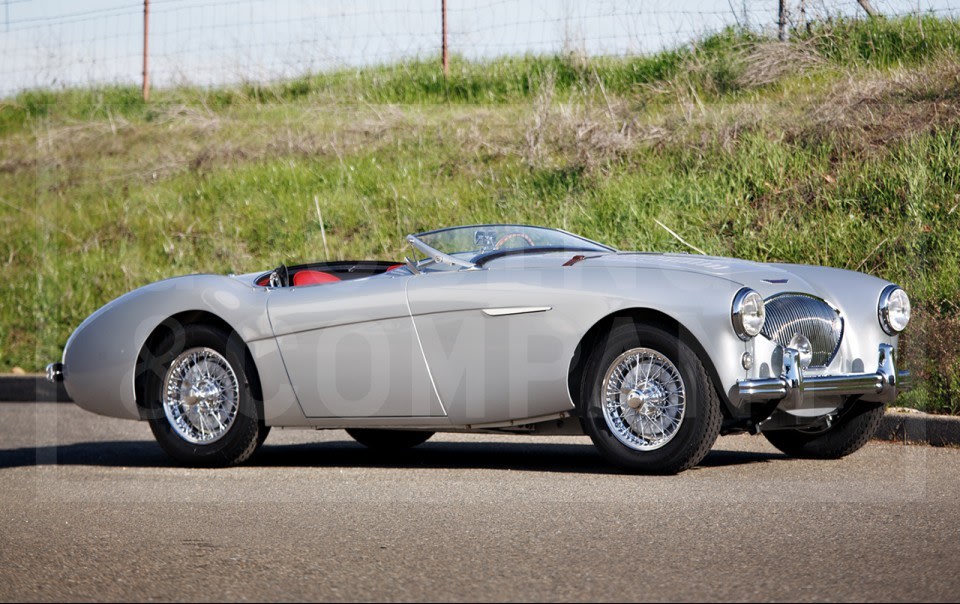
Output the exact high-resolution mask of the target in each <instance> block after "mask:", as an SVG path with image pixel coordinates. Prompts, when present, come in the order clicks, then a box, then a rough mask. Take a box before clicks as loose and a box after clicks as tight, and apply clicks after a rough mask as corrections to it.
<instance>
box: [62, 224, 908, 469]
mask: <svg viewBox="0 0 960 604" xmlns="http://www.w3.org/2000/svg"><path fill="white" fill-rule="evenodd" d="M407 240H408V242H409V243H410V245H411V246H412V248H413V250H415V252H414V253H413V256H414V258H413V259H410V258H407V259H406V260H405V261H404V262H402V263H396V264H394V263H390V262H378V261H356V262H353V261H349V262H322V263H312V264H302V265H297V266H280V267H278V268H276V269H274V270H271V271H268V272H265V273H251V274H246V275H229V276H221V275H190V276H186V277H177V278H174V279H168V280H166V281H160V282H158V283H153V284H151V285H147V286H145V287H142V288H140V289H137V290H135V291H133V292H130V293H128V294H126V295H124V296H121V297H120V298H117V299H116V300H114V301H112V302H110V303H109V304H107V305H106V306H104V307H103V308H101V309H100V310H98V311H97V312H95V313H94V314H93V315H91V316H90V317H89V318H88V319H87V320H86V321H84V322H83V324H82V325H80V327H78V328H77V330H76V331H75V332H74V333H73V335H72V336H71V337H70V339H69V340H68V341H67V344H66V347H65V349H64V352H63V360H62V362H61V363H54V364H52V365H50V367H48V377H49V378H50V379H52V380H63V381H64V382H65V386H66V389H67V391H68V393H69V394H70V396H71V397H72V398H73V400H74V401H75V402H76V403H77V404H78V405H80V406H81V407H83V408H84V409H87V410H89V411H93V412H95V413H100V414H103V415H108V416H113V417H121V418H129V419H138V420H145V421H148V422H150V426H151V428H152V429H153V433H154V434H155V435H156V438H157V440H158V441H159V443H160V445H161V446H162V447H163V449H164V450H166V451H167V453H169V454H170V455H171V456H172V457H173V458H174V459H176V460H177V461H178V462H180V463H183V464H188V465H228V464H236V463H241V462H243V461H244V460H246V459H247V458H249V457H250V455H251V454H253V452H254V451H255V450H256V449H257V447H258V446H259V445H260V444H261V443H263V441H264V439H265V438H266V436H267V432H268V431H269V430H270V428H271V426H283V427H309V428H317V429H321V428H346V429H347V431H348V432H349V433H350V435H351V436H353V437H354V438H355V439H356V440H358V441H360V442H361V443H363V444H364V445H367V446H369V447H373V448H378V449H396V448H401V447H412V446H416V445H418V444H420V443H422V442H424V441H426V440H427V439H428V438H430V436H431V435H432V434H433V433H434V432H437V431H483V432H491V431H496V432H511V433H522V434H583V433H586V434H587V435H589V436H590V438H591V439H592V440H593V442H594V443H595V444H596V446H597V448H598V449H599V450H600V452H601V453H602V454H603V455H604V456H605V457H606V458H607V459H608V460H610V461H611V462H612V463H614V464H617V465H618V466H621V467H623V468H626V469H628V470H632V471H641V472H656V473H674V472H679V471H682V470H684V469H686V468H689V467H691V466H693V465H695V464H697V463H698V462H699V461H700V460H701V459H703V457H704V455H706V453H707V452H708V451H709V450H710V448H711V446H712V445H713V443H714V441H715V440H716V438H717V435H719V434H729V433H734V432H744V431H748V432H752V433H755V434H756V433H762V434H763V435H764V436H765V437H766V438H767V439H768V440H769V441H770V442H771V443H773V444H774V445H775V446H776V447H777V448H779V449H780V450H782V451H784V452H785V453H787V454H789V455H795V456H805V457H819V458H836V457H841V456H844V455H847V454H849V453H852V452H853V451H855V450H857V449H858V448H860V447H861V446H863V444H864V443H865V442H866V441H867V439H868V438H869V437H870V436H871V435H872V433H873V432H874V430H875V429H876V427H877V424H878V422H879V421H880V417H881V415H882V414H883V406H884V403H889V402H892V401H893V400H894V399H895V398H896V396H897V393H898V392H900V391H902V390H904V388H905V387H907V386H908V383H909V374H908V373H907V372H906V371H898V370H897V368H896V366H895V359H896V349H897V338H898V334H899V333H900V332H901V331H902V330H903V329H904V328H905V327H906V325H907V322H908V321H909V319H910V300H909V298H908V297H907V294H906V293H905V292H904V291H903V290H902V289H900V288H899V287H897V286H896V285H893V284H891V283H889V282H887V281H884V280H882V279H877V278H875V277H871V276H868V275H863V274H860V273H855V272H850V271H845V270H839V269H833V268H823V267H814V266H803V265H789V264H761V263H756V262H746V261H742V260H733V259H729V258H716V257H708V256H692V255H687V254H659V253H637V252H621V251H617V250H615V249H613V248H611V247H609V246H606V245H603V244H600V243H596V242H594V241H590V240H587V239H584V238H582V237H578V236H576V235H572V234H570V233H567V232H564V231H559V230H556V229H549V228H541V227H533V226H520V225H478V226H464V227H454V228H448V229H441V230H437V231H431V232H428V233H420V234H418V235H410V236H409V237H407Z"/></svg>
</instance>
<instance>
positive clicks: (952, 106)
mask: <svg viewBox="0 0 960 604" xmlns="http://www.w3.org/2000/svg"><path fill="white" fill-rule="evenodd" d="M957 123H960V59H958V57H957V56H956V55H952V54H945V55H943V56H942V57H940V58H939V59H938V60H937V61H935V62H933V63H932V64H930V65H928V66H926V67H924V68H920V69H917V68H912V69H898V70H893V71H892V72H885V73H876V74H874V75H873V76H868V77H865V78H864V77H862V76H861V77H854V76H852V75H851V76H849V77H848V78H846V79H844V80H842V81H839V82H837V83H836V84H835V85H834V86H833V88H832V90H831V91H829V92H828V94H826V95H825V96H824V97H823V98H822V99H821V100H820V101H819V102H818V103H816V104H815V105H813V106H811V107H810V108H809V111H808V113H807V116H806V119H805V120H803V122H802V125H801V128H800V130H799V134H800V135H802V136H808V137H809V136H814V137H828V138H832V139H837V140H838V142H840V143H842V144H844V146H845V147H846V148H847V149H848V150H850V151H853V152H863V153H871V152H877V151H881V152H882V151H883V150H885V149H887V148H888V147H889V146H890V145H891V144H894V143H897V142H899V141H903V140H906V139H908V138H910V137H914V136H916V135H918V134H923V133H926V132H931V131H934V130H939V129H943V128H945V127H949V126H951V125H954V124H957Z"/></svg>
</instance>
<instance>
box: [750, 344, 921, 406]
mask: <svg viewBox="0 0 960 604" xmlns="http://www.w3.org/2000/svg"><path fill="white" fill-rule="evenodd" d="M911 386H912V380H911V377H910V372H909V371H897V368H896V366H895V364H894V348H893V346H890V345H889V344H880V350H879V359H878V366H877V371H876V372H875V373H848V374H843V375H814V376H806V377H805V376H804V375H803V369H802V368H801V367H800V352H799V351H798V350H796V349H793V348H784V350H783V373H781V374H780V377H775V378H761V379H755V380H739V381H738V382H737V392H738V394H739V395H740V400H741V401H744V402H751V403H753V402H764V401H774V400H786V401H787V402H791V403H796V404H799V403H800V401H801V400H802V399H803V397H804V395H823V396H853V395H871V396H875V397H876V398H875V399H871V400H877V401H878V402H883V403H891V402H893V401H894V399H896V398H897V394H898V393H899V392H905V391H907V390H909V389H910V388H911Z"/></svg>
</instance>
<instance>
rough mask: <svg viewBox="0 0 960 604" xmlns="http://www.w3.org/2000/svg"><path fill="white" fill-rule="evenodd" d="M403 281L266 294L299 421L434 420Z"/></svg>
mask: <svg viewBox="0 0 960 604" xmlns="http://www.w3.org/2000/svg"><path fill="white" fill-rule="evenodd" d="M408 280H409V276H406V275H379V276H375V277H368V278H365V279H356V280H350V281H342V282H338V283H327V284H321V285H312V286H305V287H290V288H278V289H274V290H271V291H270V293H269V296H270V298H269V300H268V302H267V311H268V314H269V317H270V321H271V324H272V327H273V331H274V334H275V335H276V338H277V342H278V344H279V347H280V353H281V355H282V357H283V361H284V364H285V366H286V368H287V374H288V375H289V377H290V382H291V384H292V385H293V388H294V391H295V392H296V394H297V398H298V400H299V402H300V406H301V408H302V410H303V412H304V415H306V416H307V417H311V418H341V417H342V418H411V417H426V418H436V417H443V416H444V415H446V413H445V411H444V409H443V405H442V404H441V403H440V400H439V399H438V398H437V395H436V392H435V390H434V388H433V385H432V382H431V380H430V376H429V373H428V370H427V366H426V363H425V362H424V359H423V354H422V352H421V350H420V344H419V342H418V340H417V336H416V332H415V330H414V325H413V321H412V320H411V318H410V313H409V310H408V307H407V301H406V294H405V288H406V285H407V281H408Z"/></svg>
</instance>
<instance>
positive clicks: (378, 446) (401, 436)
mask: <svg viewBox="0 0 960 604" xmlns="http://www.w3.org/2000/svg"><path fill="white" fill-rule="evenodd" d="M347 434H349V435H350V436H352V437H353V439H354V440H356V441H357V442H358V443H360V444H361V445H363V446H365V447H368V448H370V449H375V450H377V451H396V450H398V449H411V448H413V447H416V446H417V445H422V444H423V443H425V442H427V440H428V439H429V438H430V437H431V436H433V432H427V431H423V430H377V429H372V428H351V429H349V430H347Z"/></svg>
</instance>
